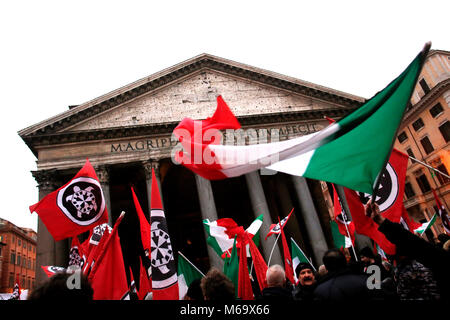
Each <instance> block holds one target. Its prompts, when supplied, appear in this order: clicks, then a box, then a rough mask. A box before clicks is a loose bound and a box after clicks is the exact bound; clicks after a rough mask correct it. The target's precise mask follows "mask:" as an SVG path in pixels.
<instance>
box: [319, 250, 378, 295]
mask: <svg viewBox="0 0 450 320" xmlns="http://www.w3.org/2000/svg"><path fill="white" fill-rule="evenodd" d="M323 264H324V265H325V267H326V268H327V270H328V274H327V275H326V276H325V277H324V278H323V279H322V280H321V281H320V283H319V284H318V285H317V288H316V290H314V299H315V300H320V301H339V302H344V301H364V300H369V299H370V294H369V289H368V286H367V276H365V275H363V274H355V273H353V272H352V271H351V270H350V269H349V268H348V266H347V261H346V259H345V256H344V255H343V254H342V252H341V251H340V250H338V249H331V250H328V251H327V252H326V253H325V255H324V256H323Z"/></svg>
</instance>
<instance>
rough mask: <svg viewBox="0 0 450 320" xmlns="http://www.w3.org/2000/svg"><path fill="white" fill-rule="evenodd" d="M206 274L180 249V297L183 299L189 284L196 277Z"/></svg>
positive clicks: (199, 277)
mask: <svg viewBox="0 0 450 320" xmlns="http://www.w3.org/2000/svg"><path fill="white" fill-rule="evenodd" d="M204 276H205V275H204V274H203V273H202V272H201V271H200V270H199V269H198V268H197V267H196V266H194V264H193V263H192V262H190V261H189V260H188V258H186V257H185V256H184V255H183V254H182V253H181V252H179V251H178V290H179V298H180V300H183V298H184V296H185V295H186V293H187V291H188V289H189V286H190V285H191V283H192V282H193V281H194V280H195V279H201V278H203V277H204Z"/></svg>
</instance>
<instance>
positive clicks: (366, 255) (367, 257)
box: [359, 247, 375, 264]
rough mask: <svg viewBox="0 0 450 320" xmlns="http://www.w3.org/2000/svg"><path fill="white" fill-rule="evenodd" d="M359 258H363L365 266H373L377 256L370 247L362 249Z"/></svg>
mask: <svg viewBox="0 0 450 320" xmlns="http://www.w3.org/2000/svg"><path fill="white" fill-rule="evenodd" d="M359 256H360V257H361V261H362V262H363V263H365V264H372V263H374V262H375V255H374V253H373V251H372V250H371V249H370V248H369V247H364V248H362V249H361V251H360V252H359Z"/></svg>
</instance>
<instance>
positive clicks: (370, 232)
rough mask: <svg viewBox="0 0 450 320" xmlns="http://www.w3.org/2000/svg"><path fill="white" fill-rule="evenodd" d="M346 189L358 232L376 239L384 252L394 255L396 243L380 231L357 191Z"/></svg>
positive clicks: (346, 195) (346, 196)
mask: <svg viewBox="0 0 450 320" xmlns="http://www.w3.org/2000/svg"><path fill="white" fill-rule="evenodd" d="M344 191H345V198H346V199H347V203H348V207H349V209H350V212H351V215H352V218H353V222H354V223H355V230H356V232H357V233H359V234H363V235H366V236H368V237H369V238H371V239H372V240H374V241H375V242H376V243H377V244H378V245H379V246H380V247H381V248H382V249H383V251H384V252H386V253H387V254H389V255H394V254H395V245H394V244H392V243H391V242H389V240H388V239H386V237H385V235H384V234H383V233H381V232H380V231H378V225H377V224H376V223H375V222H374V221H373V220H372V219H371V218H370V217H368V216H366V212H365V210H364V205H363V204H362V203H361V200H360V199H359V197H358V195H357V194H356V192H355V191H353V190H350V189H347V188H344Z"/></svg>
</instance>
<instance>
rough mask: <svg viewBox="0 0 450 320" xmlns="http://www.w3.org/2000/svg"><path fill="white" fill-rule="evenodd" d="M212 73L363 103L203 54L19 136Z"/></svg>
mask: <svg viewBox="0 0 450 320" xmlns="http://www.w3.org/2000/svg"><path fill="white" fill-rule="evenodd" d="M207 69H210V70H215V71H219V72H223V73H226V74H229V75H233V76H237V77H240V78H244V79H248V80H251V81H254V82H259V83H262V84H266V85H270V86H273V87H276V88H280V89H283V90H288V91H290V92H293V93H296V94H301V95H305V96H308V97H313V98H316V99H320V100H324V101H328V102H332V103H333V104H337V105H340V106H343V107H348V108H355V107H358V106H360V105H361V104H362V103H363V102H364V99H363V98H361V97H357V96H354V95H350V94H347V93H344V92H340V91H337V90H333V89H330V88H326V87H323V86H319V85H315V84H313V83H309V82H306V81H302V80H299V79H295V78H291V77H287V76H283V75H280V74H277V73H274V72H270V71H266V70H263V69H258V68H254V67H251V66H247V65H244V64H240V63H236V62H233V61H230V60H225V59H222V58H219V57H214V56H211V55H208V54H203V55H200V56H198V57H195V58H193V59H191V60H187V61H186V62H183V63H181V64H178V65H176V66H173V67H171V68H168V69H166V70H163V71H161V72H159V73H156V74H155V75H153V76H150V77H147V78H144V79H141V80H139V81H136V82H134V83H132V84H130V85H128V86H125V87H122V88H120V89H117V90H115V91H113V92H111V93H109V94H106V95H104V96H102V97H99V98H97V99H94V100H92V101H89V102H87V103H84V104H82V105H80V106H77V107H74V108H71V109H70V110H69V111H66V112H64V113H62V114H60V115H57V116H55V117H53V118H50V119H48V120H45V121H42V122H40V123H38V124H35V125H33V126H30V127H28V128H25V129H23V130H21V131H19V135H20V136H21V137H22V138H23V139H25V138H26V137H28V136H31V135H45V134H51V133H56V132H59V131H61V130H63V129H64V128H67V127H70V126H73V125H74V124H77V123H79V122H80V121H83V120H86V119H88V118H90V117H93V116H95V115H98V114H100V113H102V112H105V111H108V110H109V109H111V108H113V107H116V106H118V105H120V104H123V103H125V102H127V101H130V100H132V99H135V98H137V97H139V96H141V95H143V94H146V93H149V92H151V91H153V90H156V89H158V88H161V87H164V86H167V85H169V84H170V83H173V82H175V81H177V80H179V79H182V78H184V77H186V76H188V75H190V74H193V73H195V72H199V71H201V70H207Z"/></svg>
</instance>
